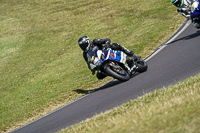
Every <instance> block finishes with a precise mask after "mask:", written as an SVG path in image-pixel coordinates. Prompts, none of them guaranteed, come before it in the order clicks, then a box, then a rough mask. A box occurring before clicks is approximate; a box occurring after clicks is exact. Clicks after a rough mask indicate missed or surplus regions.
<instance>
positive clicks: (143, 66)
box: [136, 59, 148, 73]
mask: <svg viewBox="0 0 200 133" xmlns="http://www.w3.org/2000/svg"><path fill="white" fill-rule="evenodd" d="M136 66H137V72H139V73H142V72H145V71H146V70H147V68H148V65H147V63H146V62H145V61H144V60H142V59H139V60H137V61H136Z"/></svg>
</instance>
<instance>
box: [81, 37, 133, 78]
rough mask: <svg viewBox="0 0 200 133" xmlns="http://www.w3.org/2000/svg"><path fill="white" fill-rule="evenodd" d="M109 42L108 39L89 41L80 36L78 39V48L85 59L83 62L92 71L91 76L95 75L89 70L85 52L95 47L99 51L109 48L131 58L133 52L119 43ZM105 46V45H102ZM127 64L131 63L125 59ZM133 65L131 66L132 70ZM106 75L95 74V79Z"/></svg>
mask: <svg viewBox="0 0 200 133" xmlns="http://www.w3.org/2000/svg"><path fill="white" fill-rule="evenodd" d="M110 43H111V40H110V39H109V38H106V39H94V40H93V41H90V39H89V38H88V37H87V36H82V37H80V38H79V40H78V44H79V47H80V48H81V49H82V50H83V58H84V59H85V61H86V62H87V65H88V68H89V69H90V70H91V71H92V74H95V71H94V70H92V69H91V68H90V65H89V62H88V58H87V52H88V51H89V50H90V49H91V48H93V47H95V46H97V47H98V48H99V49H100V50H103V49H106V48H111V49H112V50H119V51H123V52H124V53H125V54H127V55H128V56H130V57H132V56H133V54H134V52H133V51H131V50H128V49H127V48H125V47H122V46H121V45H120V44H119V43H113V44H110ZM103 44H105V45H103ZM127 59H128V60H127V63H128V62H130V63H132V62H131V61H132V60H131V59H130V58H127ZM133 67H134V65H133V66H132V69H133ZM106 76H107V75H106V74H104V73H103V72H101V73H100V72H97V74H96V77H97V78H98V79H103V78H105V77H106Z"/></svg>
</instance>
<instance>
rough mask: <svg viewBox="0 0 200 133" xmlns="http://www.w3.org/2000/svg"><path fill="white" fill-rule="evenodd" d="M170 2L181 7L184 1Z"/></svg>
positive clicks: (175, 0) (173, 0) (174, 0)
mask: <svg viewBox="0 0 200 133" xmlns="http://www.w3.org/2000/svg"><path fill="white" fill-rule="evenodd" d="M171 2H172V4H174V5H175V6H176V7H181V6H182V5H183V3H184V0H171Z"/></svg>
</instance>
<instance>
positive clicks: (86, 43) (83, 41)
mask: <svg viewBox="0 0 200 133" xmlns="http://www.w3.org/2000/svg"><path fill="white" fill-rule="evenodd" d="M78 44H79V47H80V48H81V49H82V50H83V51H84V52H87V51H88V50H89V49H90V46H91V44H90V39H89V38H88V37H87V36H82V37H80V38H79V39H78Z"/></svg>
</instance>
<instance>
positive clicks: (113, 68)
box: [104, 62, 130, 81]
mask: <svg viewBox="0 0 200 133" xmlns="http://www.w3.org/2000/svg"><path fill="white" fill-rule="evenodd" d="M104 70H105V72H106V73H107V74H108V75H109V76H111V77H113V78H115V79H118V80H120V81H127V80H129V79H130V75H129V74H128V73H127V72H126V71H125V70H124V69H123V68H122V67H121V66H119V65H118V64H117V63H114V62H109V63H107V64H106V65H105V67H104Z"/></svg>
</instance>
